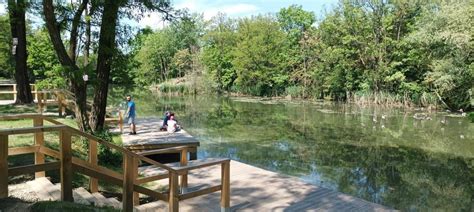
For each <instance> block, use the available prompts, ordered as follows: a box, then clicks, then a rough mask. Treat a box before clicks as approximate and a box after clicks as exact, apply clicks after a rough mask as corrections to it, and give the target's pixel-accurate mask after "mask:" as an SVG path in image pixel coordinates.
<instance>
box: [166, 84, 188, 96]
mask: <svg viewBox="0 0 474 212" xmlns="http://www.w3.org/2000/svg"><path fill="white" fill-rule="evenodd" d="M159 90H160V92H163V93H168V92H171V93H180V94H186V93H189V90H190V89H189V87H188V86H187V85H186V84H178V85H176V84H173V83H169V82H165V83H161V84H160V85H159Z"/></svg>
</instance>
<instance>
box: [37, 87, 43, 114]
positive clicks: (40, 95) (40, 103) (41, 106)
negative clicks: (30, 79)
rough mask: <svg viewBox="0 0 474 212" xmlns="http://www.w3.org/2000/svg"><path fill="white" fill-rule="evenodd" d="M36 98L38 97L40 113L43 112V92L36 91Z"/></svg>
mask: <svg viewBox="0 0 474 212" xmlns="http://www.w3.org/2000/svg"><path fill="white" fill-rule="evenodd" d="M36 98H37V99H38V100H37V102H38V113H41V114H42V113H43V100H42V99H43V94H38V91H36Z"/></svg>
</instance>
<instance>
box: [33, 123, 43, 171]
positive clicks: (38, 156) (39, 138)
mask: <svg viewBox="0 0 474 212" xmlns="http://www.w3.org/2000/svg"><path fill="white" fill-rule="evenodd" d="M33 126H35V127H42V126H43V118H42V117H35V118H34V119H33ZM35 144H36V145H39V146H43V145H44V133H43V132H37V133H35ZM43 163H44V154H43V153H40V152H35V164H36V165H38V164H43ZM44 176H46V175H45V172H44V171H43V172H36V173H35V178H40V177H44Z"/></svg>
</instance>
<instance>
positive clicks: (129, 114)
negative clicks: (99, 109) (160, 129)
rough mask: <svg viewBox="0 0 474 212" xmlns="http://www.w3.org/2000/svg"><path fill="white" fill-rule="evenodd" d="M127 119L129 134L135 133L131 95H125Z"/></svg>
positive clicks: (134, 116)
mask: <svg viewBox="0 0 474 212" xmlns="http://www.w3.org/2000/svg"><path fill="white" fill-rule="evenodd" d="M125 114H126V117H127V119H128V124H129V125H130V135H136V134H137V129H136V127H135V118H136V112H135V102H134V101H132V96H130V95H127V112H126V113H125Z"/></svg>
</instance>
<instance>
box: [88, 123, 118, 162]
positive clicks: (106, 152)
mask: <svg viewBox="0 0 474 212" xmlns="http://www.w3.org/2000/svg"><path fill="white" fill-rule="evenodd" d="M94 136H96V137H98V138H100V139H102V140H104V141H107V142H110V143H114V141H113V138H112V134H111V133H110V132H109V131H108V130H103V131H99V132H95V133H94ZM98 152H99V161H101V162H105V165H110V166H114V167H117V166H121V165H122V161H123V157H122V154H121V153H120V152H117V151H115V150H113V149H111V148H109V147H107V146H105V145H101V144H99V149H98Z"/></svg>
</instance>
